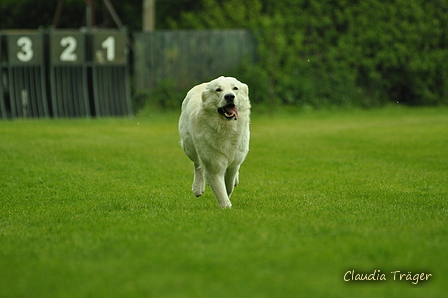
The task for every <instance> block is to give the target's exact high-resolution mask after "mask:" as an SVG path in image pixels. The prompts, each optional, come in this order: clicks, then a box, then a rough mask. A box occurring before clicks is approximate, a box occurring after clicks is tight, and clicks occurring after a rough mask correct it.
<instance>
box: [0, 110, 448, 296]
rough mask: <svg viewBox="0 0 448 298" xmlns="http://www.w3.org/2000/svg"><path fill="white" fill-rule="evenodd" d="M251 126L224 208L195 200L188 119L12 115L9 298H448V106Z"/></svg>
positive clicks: (2, 282) (4, 229)
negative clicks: (182, 134) (359, 277)
mask: <svg viewBox="0 0 448 298" xmlns="http://www.w3.org/2000/svg"><path fill="white" fill-rule="evenodd" d="M251 131H252V135H251V150H250V152H249V155H248V158H247V160H246V161H245V163H244V164H243V166H242V168H241V171H240V180H241V184H240V185H239V186H238V187H237V188H236V189H235V192H234V194H233V196H232V203H233V208H232V209H230V210H220V209H219V208H218V205H217V203H216V201H215V198H214V196H213V194H212V192H211V190H210V188H208V187H207V189H206V193H205V194H204V195H203V196H202V197H200V198H196V197H194V195H193V194H192V192H191V190H190V189H191V183H192V179H193V165H192V164H191V162H190V161H189V160H188V158H187V157H186V156H185V155H184V154H183V152H182V150H181V148H180V146H179V144H178V141H179V137H178V133H177V114H159V115H153V116H150V117H136V118H132V119H91V120H85V119H84V120H15V121H1V122H0V167H1V171H0V193H1V194H0V297H2V298H5V297H46V298H48V297H270V298H272V297H444V296H445V295H446V293H447V292H448V282H447V280H448V250H447V249H448V220H447V219H448V204H447V199H448V109H447V108H418V109H411V108H400V107H389V108H385V109H382V110H372V111H362V110H352V111H345V112H342V111H337V112H323V111H321V112H311V113H304V112H302V113H292V112H285V111H283V112H279V113H277V114H276V116H275V117H273V118H272V117H268V116H263V115H262V116H260V115H256V113H253V119H252V125H251ZM351 270H355V274H356V273H369V274H370V273H373V272H374V270H377V271H378V270H380V272H381V273H384V274H385V278H386V279H387V280H386V281H363V282H360V281H348V282H346V281H344V276H346V277H347V276H348V275H345V273H346V272H347V271H351ZM392 271H401V273H404V274H407V273H408V272H412V276H414V274H416V273H428V274H432V276H431V277H430V278H429V280H428V281H420V282H419V283H418V284H417V285H413V284H412V283H411V281H406V280H401V281H400V280H394V279H393V274H392V273H391V272H392ZM396 277H397V279H398V275H397V276H396Z"/></svg>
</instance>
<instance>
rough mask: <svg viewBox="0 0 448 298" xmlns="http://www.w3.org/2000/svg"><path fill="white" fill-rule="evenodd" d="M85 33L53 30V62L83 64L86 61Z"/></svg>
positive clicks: (51, 49)
mask: <svg viewBox="0 0 448 298" xmlns="http://www.w3.org/2000/svg"><path fill="white" fill-rule="evenodd" d="M84 40H85V37H84V34H83V33H81V32H79V31H70V30H67V31H62V30H61V31H59V30H57V31H52V32H51V37H50V52H51V55H50V56H51V62H52V63H53V64H56V65H58V64H62V65H65V64H82V63H84V62H85V53H84V51H85V50H84Z"/></svg>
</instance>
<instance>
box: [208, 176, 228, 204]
mask: <svg viewBox="0 0 448 298" xmlns="http://www.w3.org/2000/svg"><path fill="white" fill-rule="evenodd" d="M205 177H206V178H207V181H208V184H209V185H210V187H211V189H212V190H213V193H214V194H215V196H216V200H217V201H218V205H219V207H221V208H231V207H232V203H231V202H230V200H229V196H228V195H227V190H226V184H225V181H224V179H225V178H224V173H220V174H217V175H216V174H210V173H208V172H207V171H205Z"/></svg>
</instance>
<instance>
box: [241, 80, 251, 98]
mask: <svg viewBox="0 0 448 298" xmlns="http://www.w3.org/2000/svg"><path fill="white" fill-rule="evenodd" d="M241 89H242V90H243V91H244V93H245V94H246V96H249V86H247V85H246V84H244V83H241Z"/></svg>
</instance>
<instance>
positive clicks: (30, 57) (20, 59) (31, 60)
mask: <svg viewBox="0 0 448 298" xmlns="http://www.w3.org/2000/svg"><path fill="white" fill-rule="evenodd" d="M7 38H8V53H9V55H8V56H9V60H10V63H11V65H17V66H19V65H24V64H26V65H36V64H41V63H42V61H43V59H42V35H40V34H11V35H8V37H7Z"/></svg>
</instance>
